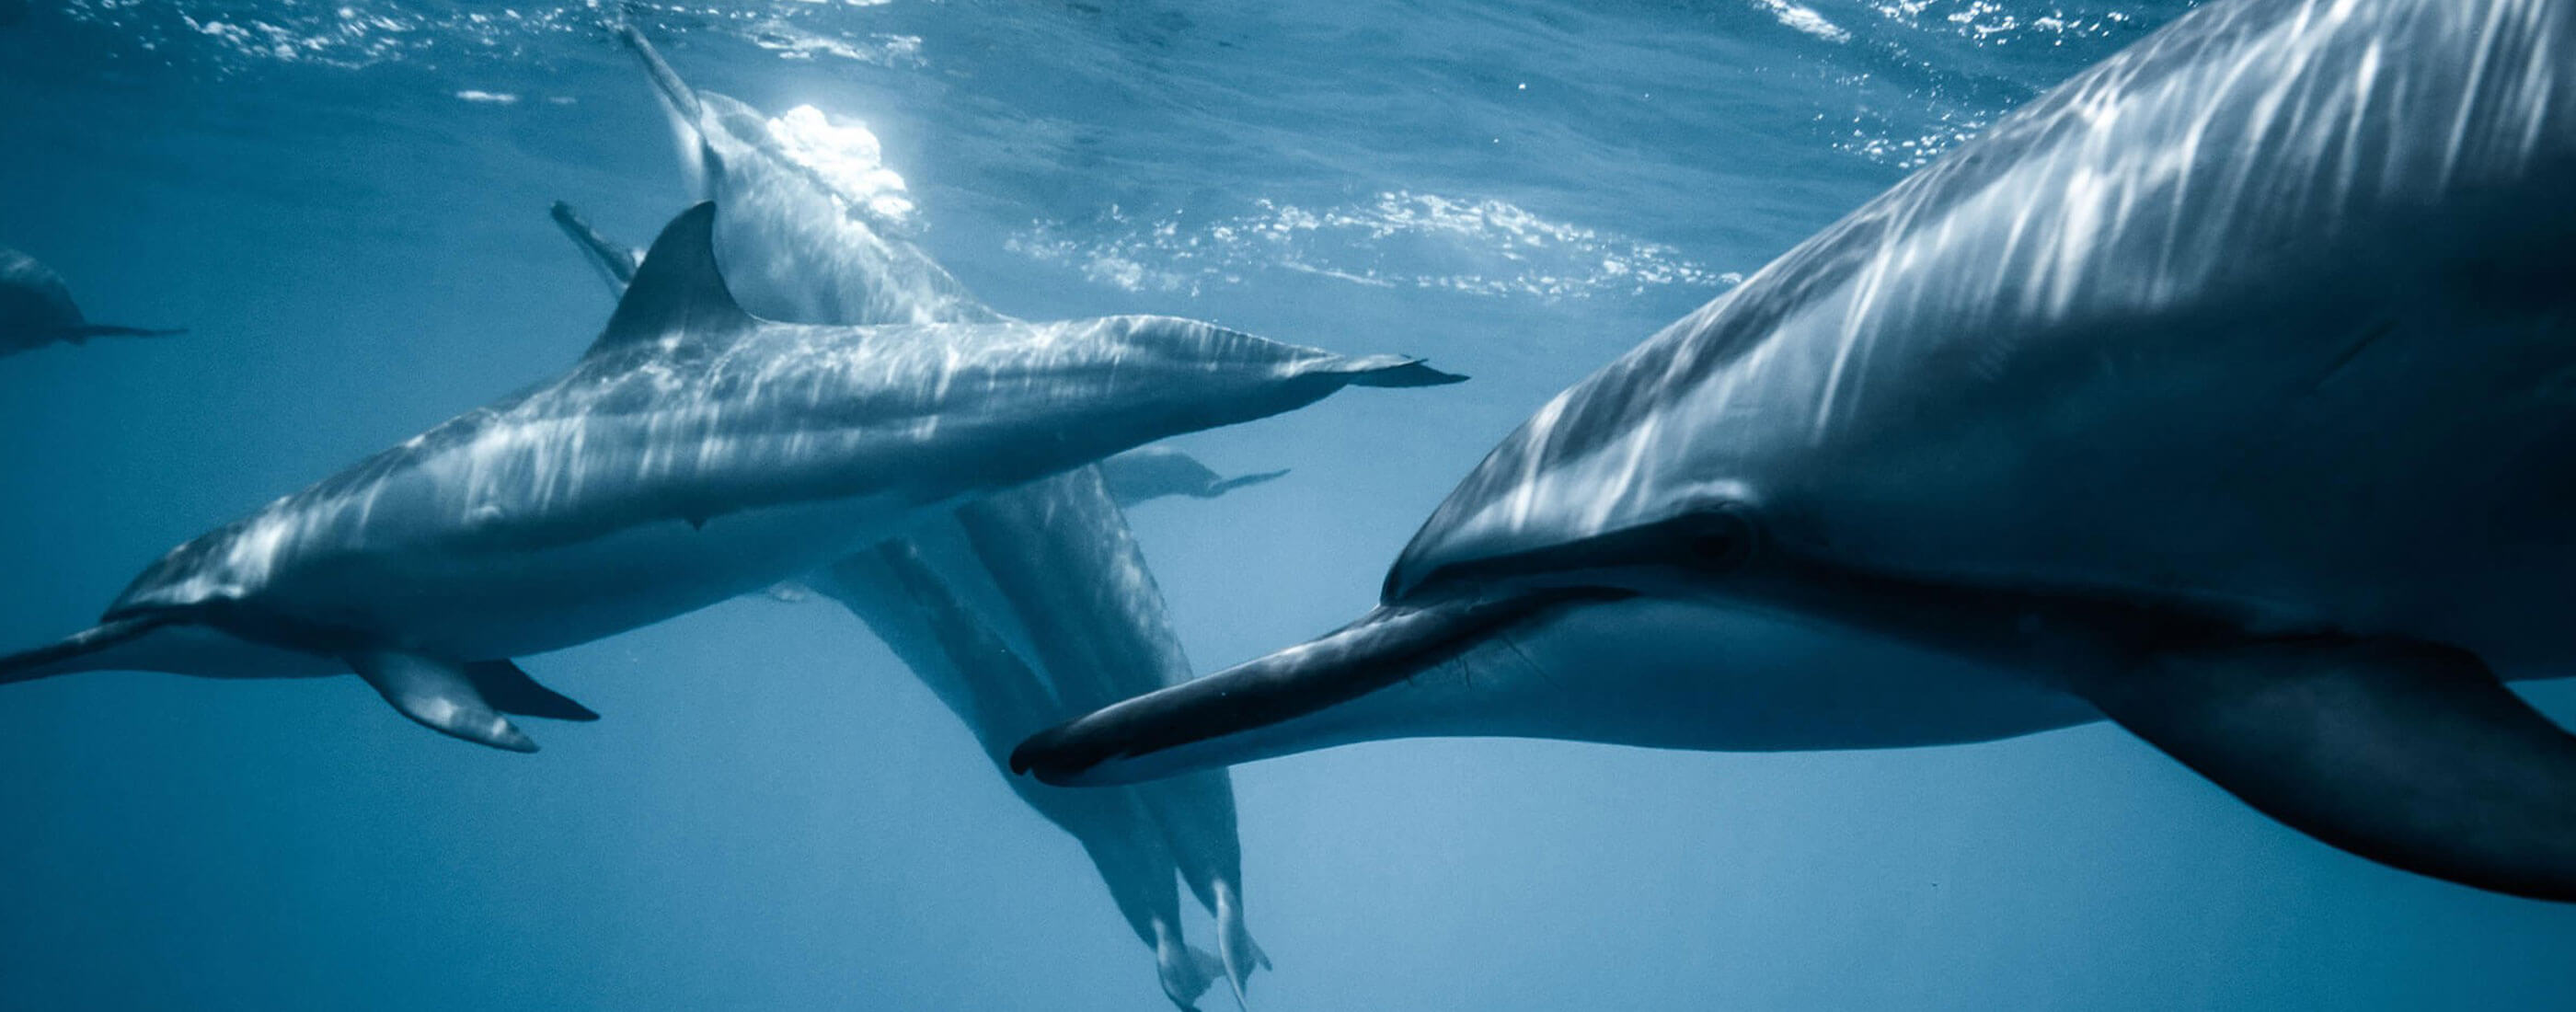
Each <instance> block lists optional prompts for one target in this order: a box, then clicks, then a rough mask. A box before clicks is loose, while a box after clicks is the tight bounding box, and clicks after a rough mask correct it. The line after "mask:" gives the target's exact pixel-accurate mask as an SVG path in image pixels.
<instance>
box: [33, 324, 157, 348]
mask: <svg viewBox="0 0 2576 1012" xmlns="http://www.w3.org/2000/svg"><path fill="white" fill-rule="evenodd" d="M187 332H188V328H186V327H177V328H171V329H166V330H163V329H154V328H151V327H120V326H117V325H115V324H112V323H84V324H81V325H80V326H77V327H65V328H63V340H66V341H70V342H71V343H73V344H82V343H85V342H87V341H88V340H89V339H90V338H93V337H171V336H175V335H178V334H185V333H187Z"/></svg>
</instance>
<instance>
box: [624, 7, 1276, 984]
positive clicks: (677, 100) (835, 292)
mask: <svg viewBox="0 0 2576 1012" xmlns="http://www.w3.org/2000/svg"><path fill="white" fill-rule="evenodd" d="M617 34H618V35H619V37H620V38H621V39H622V40H623V41H624V42H625V43H626V45H627V46H628V47H629V48H630V49H631V50H633V52H634V53H635V55H636V57H637V58H638V60H639V61H641V63H642V64H643V66H644V69H645V72H646V74H647V75H648V76H650V77H651V78H652V80H653V83H654V85H655V92H656V95H657V97H658V98H659V99H660V100H661V103H662V106H663V110H664V112H665V113H666V114H667V115H668V116H669V118H670V120H671V122H672V125H673V128H674V130H673V137H674V139H675V140H676V141H678V143H679V146H680V149H681V152H682V161H683V169H684V171H685V172H686V173H687V174H688V175H689V176H690V177H691V178H692V181H693V184H694V185H696V186H698V187H700V188H701V191H700V195H702V196H713V197H716V198H718V199H719V200H721V201H722V202H723V205H724V206H725V207H726V208H727V210H726V212H725V215H724V217H723V219H722V220H721V221H720V222H719V223H718V230H719V232H718V237H717V241H718V244H719V247H720V248H722V249H725V250H726V251H727V252H728V253H729V254H730V255H732V256H734V257H736V258H738V259H736V260H734V261H731V262H734V263H737V264H743V265H747V273H748V274H749V275H750V276H751V277H752V278H753V279H754V281H753V283H751V284H749V285H747V286H746V289H747V291H748V292H749V294H747V295H746V297H747V298H751V299H753V300H754V301H752V302H751V303H750V304H751V305H753V306H754V307H755V308H759V309H763V310H765V311H768V312H771V313H775V314H778V315H781V316H785V317H790V318H794V319H800V320H808V321H814V322H838V323H865V322H904V321H912V322H929V321H955V322H995V321H1002V320H1006V319H1007V317H1004V316H1003V315H1002V314H1000V313H999V312H996V311H995V310H993V309H992V308H991V307H988V306H986V305H984V304H983V303H982V302H980V301H977V300H976V299H975V298H974V296H973V295H972V294H970V293H969V292H968V291H967V289H966V286H965V285H963V284H961V283H960V282H958V280H957V279H956V278H955V277H953V276H951V275H950V274H949V273H948V271H947V270H946V269H945V268H943V267H941V266H940V265H939V264H938V263H937V262H936V261H934V260H933V259H931V257H930V256H929V255H928V254H927V253H925V252H924V251H922V250H921V249H920V248H919V247H918V246H916V245H914V244H913V243H911V242H907V241H904V240H903V239H901V238H899V237H898V236H897V234H896V230H898V229H899V228H900V227H901V226H902V222H900V221H895V220H891V219H890V218H889V216H888V215H887V213H886V209H887V206H888V205H887V204H886V203H885V201H884V198H886V197H887V196H889V194H888V193H886V192H882V191H883V190H885V189H888V188H885V187H882V186H880V187H879V191H878V192H853V188H852V187H853V186H857V187H860V188H861V189H864V188H865V187H866V186H867V185H870V184H874V183H883V182H884V181H885V179H886V176H887V175H890V174H885V175H881V174H882V173H884V170H883V168H882V166H840V167H837V168H839V169H843V170H849V171H854V172H856V173H858V176H857V179H858V182H857V183H855V184H853V183H850V182H849V180H848V179H846V178H845V179H843V180H842V181H841V182H839V183H836V182H834V181H833V180H831V179H827V178H825V176H824V175H823V174H822V173H821V172H820V171H818V169H817V167H816V166H815V165H813V164H810V160H809V159H799V158H797V157H795V156H794V155H793V154H791V153H790V152H788V151H787V150H785V146H786V142H785V141H784V140H782V138H781V137H780V136H779V133H778V131H777V129H776V128H775V126H774V125H773V123H772V121H770V120H769V119H767V118H766V117H764V116H762V115H761V113H760V112H759V111H758V110H755V109H753V108H751V107H750V106H747V105H744V104H743V103H741V102H737V101H734V100H733V99H730V98H726V97H724V96H722V95H717V94H713V93H702V92H697V91H694V90H692V89H691V88H689V86H688V85H687V83H686V82H684V81H682V80H681V79H680V76H679V74H678V73H676V72H675V71H673V70H672V69H671V67H670V66H669V65H668V64H667V63H665V62H663V60H662V58H661V56H660V54H659V53H657V52H655V51H654V49H653V47H652V45H651V44H650V43H649V42H647V41H646V40H645V38H644V37H643V35H642V33H640V32H638V31H636V30H635V29H634V28H633V27H632V26H631V25H625V26H620V27H619V28H618V30H617ZM836 175H846V173H836ZM1092 470H1093V469H1087V468H1085V469H1075V470H1073V471H1071V472H1068V473H1066V474H1063V475H1060V476H1057V477H1055V478H1052V479H1049V480H1047V481H1042V482H1036V483H1032V484H1031V485H1029V486H1028V487H1025V488H1022V489H1018V490H1014V491H1012V492H1010V493H1007V494H1004V495H997V496H993V497H990V498H989V499H987V500H984V501H981V502H974V503H968V504H966V505H965V506H962V507H960V508H959V509H958V510H957V511H956V513H955V514H954V516H953V518H941V519H936V520H932V521H929V522H926V523H925V524H924V525H922V526H920V527H916V528H915V532H916V534H915V536H914V537H913V540H914V541H915V542H917V545H916V547H917V548H919V549H920V550H921V553H922V556H923V558H924V559H925V560H926V562H927V564H928V565H929V566H930V567H931V569H932V570H933V571H935V572H937V573H938V574H940V575H941V576H942V577H943V578H944V579H945V580H946V581H947V582H948V584H949V585H950V586H951V587H955V588H958V589H959V590H960V591H961V593H962V594H963V595H964V598H965V599H966V600H968V601H969V602H972V603H970V604H969V607H971V608H973V609H974V610H975V613H976V614H977V615H978V616H980V617H981V618H982V619H983V620H984V621H985V622H987V623H988V624H990V625H992V626H994V627H996V628H1000V629H1003V630H1006V632H1005V635H1006V636H1008V637H1009V639H1010V640H1011V642H1012V643H1013V644H1014V646H1015V648H1016V649H1018V650H1019V651H1020V656H1022V657H1025V658H1030V659H1032V660H1033V661H1034V662H1035V663H1034V665H1032V666H1033V667H1035V668H1036V669H1038V671H1039V673H1040V674H1041V675H1042V676H1043V677H1045V678H1046V679H1047V681H1048V685H1049V687H1050V688H1051V690H1052V691H1053V693H1054V695H1055V697H1056V698H1057V700H1058V702H1059V704H1060V705H1063V706H1064V707H1065V709H1064V710H1063V711H1062V715H1066V716H1069V715H1071V714H1074V713H1079V712H1082V710H1084V709H1089V708H1092V707H1095V706H1099V705H1102V704H1105V703H1107V702H1109V701H1111V700H1114V699H1117V698H1120V697H1123V696H1128V695H1134V694H1137V693H1141V692H1146V691H1150V690H1152V689H1156V688H1160V687H1162V686H1164V685H1167V684H1171V683H1175V682H1178V681H1181V680H1184V679H1186V678H1188V677H1189V673H1190V668H1189V661H1188V658H1187V657H1186V656H1185V655H1184V654H1183V653H1182V652H1181V648H1180V641H1179V637H1178V636H1177V635H1176V634H1175V633H1174V632H1173V631H1172V629H1171V625H1170V622H1169V620H1168V619H1167V618H1166V616H1165V613H1164V606H1163V600H1162V594H1161V591H1160V590H1159V589H1157V588H1156V587H1155V585H1154V581H1153V577H1152V574H1151V573H1150V572H1149V571H1147V569H1146V567H1145V563H1144V559H1143V556H1142V555H1141V553H1139V552H1138V550H1137V548H1136V546H1135V542H1134V539H1133V537H1132V536H1131V534H1130V533H1129V531H1128V529H1127V523H1126V518H1125V516H1124V515H1123V514H1121V513H1120V512H1119V510H1118V507H1117V504H1116V503H1115V501H1114V500H1113V497H1112V495H1111V493H1110V492H1109V491H1107V488H1106V484H1105V482H1103V481H1101V480H1099V478H1098V477H1097V476H1095V475H1094V474H1092V473H1091V471H1092ZM951 527H954V528H956V529H957V530H955V531H952V530H950V528H951ZM968 530H971V531H972V532H973V536H972V537H971V538H965V539H962V540H961V539H960V538H957V537H952V536H940V537H934V536H932V535H935V534H956V533H962V532H963V531H968ZM960 544H965V545H970V546H971V547H970V548H968V549H965V550H959V549H958V548H957V547H956V546H958V545H960ZM845 600H846V599H845ZM1023 670H1025V669H1023ZM984 674H985V675H986V676H987V677H994V678H1009V677H1021V675H1020V674H1019V673H1018V672H1014V671H991V672H985V673H984ZM1141 794H1142V796H1143V797H1144V798H1145V800H1146V801H1147V807H1148V808H1149V809H1150V811H1151V812H1152V814H1153V816H1154V818H1155V821H1156V822H1157V823H1158V824H1160V825H1161V826H1162V827H1163V829H1164V830H1165V832H1166V834H1167V838H1168V841H1169V843H1170V847H1171V850H1172V853H1173V856H1174V858H1175V859H1176V860H1177V861H1178V862H1179V865H1180V872H1181V875H1182V877H1183V878H1184V879H1185V880H1186V881H1187V882H1188V883H1189V885H1190V888H1191V892H1192V893H1193V894H1194V895H1196V896H1197V897H1198V898H1199V899H1200V901H1201V902H1203V903H1205V904H1207V906H1208V908H1209V909H1210V911H1211V912H1213V913H1214V914H1215V915H1216V918H1217V928H1218V952H1219V954H1220V956H1221V958H1222V959H1223V960H1224V962H1225V964H1226V970H1227V974H1226V975H1227V979H1228V981H1229V983H1231V984H1232V985H1233V987H1234V990H1235V993H1236V997H1237V998H1238V1000H1239V999H1240V998H1241V997H1242V992H1243V990H1244V988H1245V986H1246V984H1247V982H1248V981H1249V979H1250V977H1251V973H1252V971H1253V969H1254V968H1255V967H1266V966H1268V965H1269V959H1268V957H1267V956H1266V955H1264V954H1263V953H1262V951H1261V948H1260V946H1259V945H1257V944H1255V943H1254V942H1253V939H1252V934H1251V931H1250V929H1249V928H1248V927H1247V926H1246V923H1245V918H1244V912H1243V907H1242V903H1241V891H1242V890H1241V882H1242V862H1241V848H1240V845H1239V844H1238V843H1237V829H1236V818H1235V809H1234V792H1233V784H1232V780H1231V778H1230V775H1229V774H1226V773H1224V772H1223V771H1214V772H1211V773H1208V774H1205V775H1201V776H1196V777H1192V778H1187V779H1186V780H1183V781H1180V782H1174V783H1168V784H1157V785H1152V786H1149V787H1146V788H1143V789H1142V791H1141Z"/></svg>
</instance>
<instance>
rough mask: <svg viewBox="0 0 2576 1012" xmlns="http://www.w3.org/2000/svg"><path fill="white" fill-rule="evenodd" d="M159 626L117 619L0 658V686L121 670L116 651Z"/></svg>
mask: <svg viewBox="0 0 2576 1012" xmlns="http://www.w3.org/2000/svg"><path fill="white" fill-rule="evenodd" d="M160 626H161V623H160V622H159V621H157V620H154V619H148V618H128V619H118V620H116V621H114V622H107V623H102V624H100V625H96V626H92V627H90V628H89V629H86V630H83V631H81V632H77V633H73V634H72V635H70V636H66V637H64V638H63V639H61V640H59V641H57V642H54V643H49V644H46V645H44V646H41V647H37V648H35V649H33V650H22V651H19V652H17V653H14V654H9V655H7V656H0V685H6V684H8V683H10V682H32V681H35V680H36V679H39V678H52V677H54V676H55V675H69V674H74V673H78V672H82V671H105V670H109V669H113V668H118V667H121V666H122V665H120V664H118V663H117V661H116V654H117V648H119V647H123V646H126V645H128V644H131V643H133V642H134V641H136V640H138V639H140V638H142V636H143V634H145V633H148V632H151V631H152V630H154V629H156V628H159V627H160Z"/></svg>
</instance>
